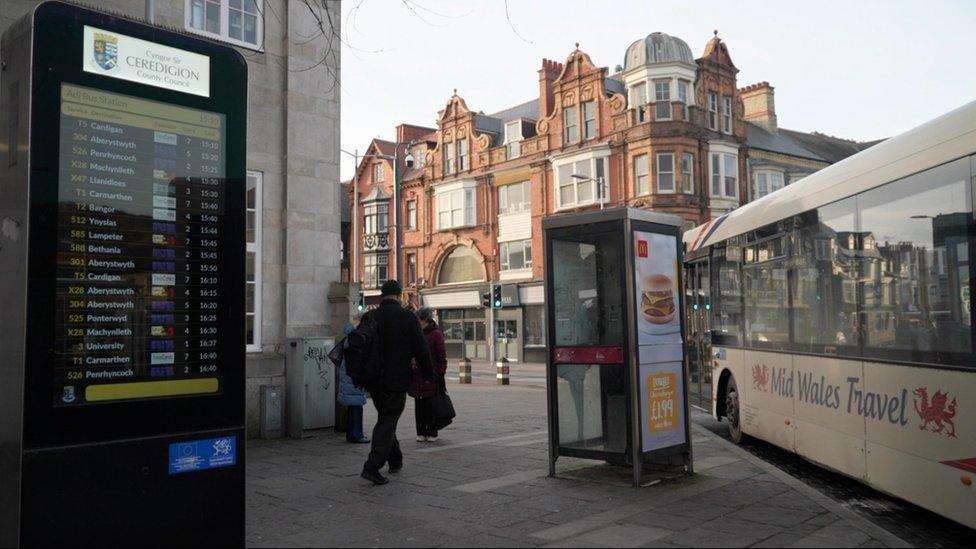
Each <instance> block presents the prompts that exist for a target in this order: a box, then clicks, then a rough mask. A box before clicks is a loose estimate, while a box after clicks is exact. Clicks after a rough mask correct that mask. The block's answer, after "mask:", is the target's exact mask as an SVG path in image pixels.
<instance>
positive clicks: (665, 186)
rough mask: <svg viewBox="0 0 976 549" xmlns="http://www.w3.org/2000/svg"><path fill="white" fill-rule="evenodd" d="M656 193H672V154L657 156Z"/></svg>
mask: <svg viewBox="0 0 976 549" xmlns="http://www.w3.org/2000/svg"><path fill="white" fill-rule="evenodd" d="M657 192H659V193H673V192H674V154H672V153H661V154H658V155H657Z"/></svg>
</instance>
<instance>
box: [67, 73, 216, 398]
mask: <svg viewBox="0 0 976 549" xmlns="http://www.w3.org/2000/svg"><path fill="white" fill-rule="evenodd" d="M60 132H61V134H60V151H61V152H60V162H59V165H60V167H59V169H60V173H59V176H58V181H59V189H58V193H59V205H58V216H59V217H58V231H57V241H58V254H57V264H58V272H57V277H58V281H57V286H56V287H57V290H56V291H57V311H56V325H55V329H56V330H57V332H56V336H55V365H54V366H55V368H54V371H55V379H54V384H53V385H54V403H55V405H57V406H76V405H83V404H88V403H99V402H111V401H121V400H133V399H142V398H159V397H173V396H183V395H193V394H211V393H218V392H219V391H220V381H221V372H220V366H219V364H220V362H219V357H218V349H219V347H220V345H218V342H219V341H220V338H221V332H220V330H221V326H220V323H219V322H218V309H219V308H220V303H221V299H222V298H224V299H226V298H227V297H228V296H221V295H220V292H221V277H222V272H221V268H220V265H221V256H220V254H221V249H222V247H221V234H220V228H221V220H222V217H223V213H224V198H225V197H224V193H225V188H224V187H225V179H224V177H225V158H224V155H225V151H224V147H225V139H224V137H225V118H224V116H223V115H222V114H216V113H210V112H205V111H201V110H196V109H190V108H186V107H180V106H176V105H170V104H165V103H160V102H156V101H149V100H145V99H139V98H135V97H130V96H125V95H120V94H115V93H108V92H104V91H100V90H94V89H90V88H84V87H80V86H75V85H70V84H64V85H62V89H61V124H60Z"/></svg>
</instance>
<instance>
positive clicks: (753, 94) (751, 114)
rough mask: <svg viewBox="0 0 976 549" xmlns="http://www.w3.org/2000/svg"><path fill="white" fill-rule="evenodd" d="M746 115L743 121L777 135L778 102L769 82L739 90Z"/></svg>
mask: <svg viewBox="0 0 976 549" xmlns="http://www.w3.org/2000/svg"><path fill="white" fill-rule="evenodd" d="M739 96H740V97H742V106H743V107H744V110H745V113H744V115H743V119H745V120H746V121H747V122H752V123H753V124H757V125H759V126H762V127H763V128H764V129H766V131H769V132H772V133H776V132H777V131H778V128H777V125H776V102H775V98H774V97H773V87H772V86H770V85H769V82H760V83H758V84H752V85H751V86H746V87H744V88H742V89H740V90H739Z"/></svg>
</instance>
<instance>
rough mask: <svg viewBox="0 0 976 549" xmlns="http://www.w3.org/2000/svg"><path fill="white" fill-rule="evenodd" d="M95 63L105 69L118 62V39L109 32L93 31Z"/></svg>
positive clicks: (114, 65)
mask: <svg viewBox="0 0 976 549" xmlns="http://www.w3.org/2000/svg"><path fill="white" fill-rule="evenodd" d="M94 40H95V44H94V49H95V63H98V66H99V67H101V68H102V69H104V70H106V71H110V70H112V69H114V68H115V67H116V65H118V64H119V39H118V37H116V36H112V35H111V34H105V33H101V32H96V33H95V37H94Z"/></svg>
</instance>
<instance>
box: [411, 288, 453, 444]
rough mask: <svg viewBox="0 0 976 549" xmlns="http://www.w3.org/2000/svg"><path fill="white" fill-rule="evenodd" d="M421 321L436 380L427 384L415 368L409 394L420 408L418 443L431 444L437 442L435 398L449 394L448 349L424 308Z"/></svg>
mask: <svg viewBox="0 0 976 549" xmlns="http://www.w3.org/2000/svg"><path fill="white" fill-rule="evenodd" d="M417 318H418V319H420V326H421V327H422V328H423V330H424V337H425V338H426V339H427V347H428V349H429V350H430V361H431V365H432V366H433V367H434V380H433V381H427V380H425V379H424V378H423V376H422V375H421V373H420V369H419V368H417V367H416V365H415V366H414V369H413V379H412V380H411V381H410V391H409V393H410V396H412V397H413V398H414V403H415V404H416V409H415V412H416V413H415V415H416V418H417V442H430V441H435V440H437V426H436V425H435V423H434V397H435V396H437V395H438V393H444V392H446V391H447V385H446V382H445V381H444V376H445V375H446V374H447V349H446V348H445V346H444V332H442V331H441V329H440V327H438V326H437V322H435V321H434V315H433V311H431V310H430V309H429V308H427V307H424V308H422V309H420V310H419V311H417Z"/></svg>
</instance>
